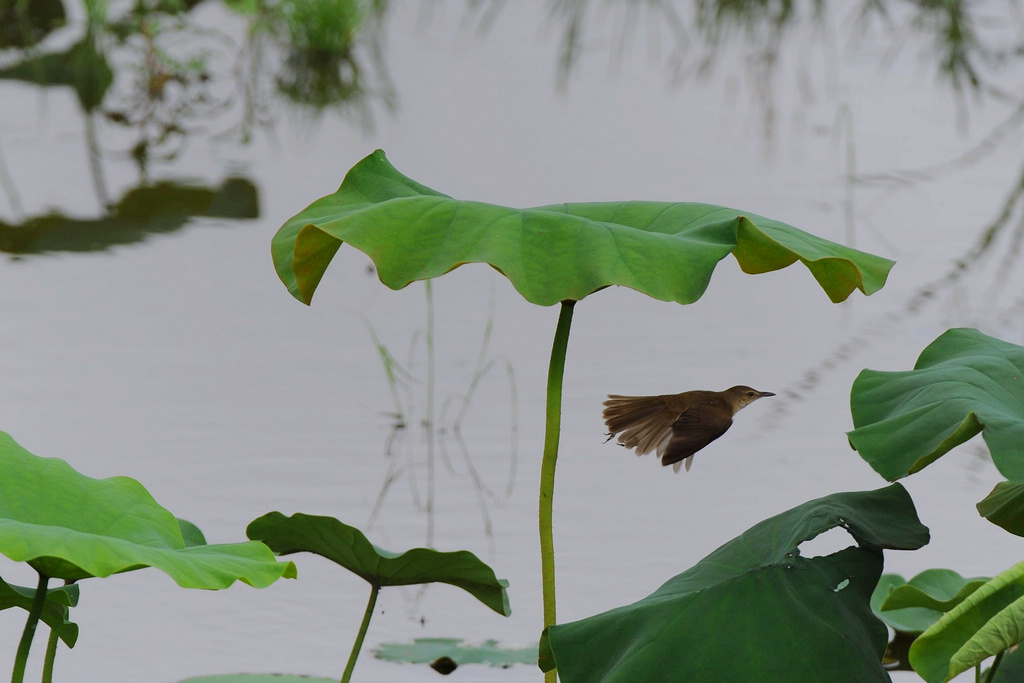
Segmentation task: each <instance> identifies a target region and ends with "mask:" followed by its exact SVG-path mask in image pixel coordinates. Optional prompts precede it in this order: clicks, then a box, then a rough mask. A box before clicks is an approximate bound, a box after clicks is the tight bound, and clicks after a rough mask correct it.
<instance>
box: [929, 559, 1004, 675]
mask: <svg viewBox="0 0 1024 683" xmlns="http://www.w3.org/2000/svg"><path fill="white" fill-rule="evenodd" d="M1022 641H1024V562H1021V563H1018V564H1016V565H1014V566H1013V567H1011V568H1010V569H1007V570H1006V571H1004V572H1002V573H1001V574H999V575H997V576H995V577H993V578H992V579H991V580H990V581H988V582H987V583H985V584H984V585H983V586H981V587H980V588H978V590H976V591H974V592H973V593H971V594H970V595H969V596H968V597H967V598H966V599H965V600H964V601H963V602H961V603H960V604H959V605H957V606H956V607H954V608H953V609H951V610H950V611H948V612H946V613H945V614H944V615H942V617H941V618H940V619H939V620H938V621H937V622H935V623H934V624H933V625H932V626H931V627H929V628H928V630H926V631H925V632H924V633H922V634H921V635H920V636H919V637H918V638H917V640H915V641H914V644H913V645H911V646H910V663H911V664H912V665H913V667H914V670H915V671H917V673H918V674H920V676H921V677H922V678H924V679H925V680H926V681H929V682H930V683H939V682H941V681H948V680H950V679H951V678H953V677H954V676H956V675H958V674H960V673H962V672H964V671H967V670H968V669H970V668H972V667H974V666H975V665H977V664H980V663H981V662H983V661H985V659H987V658H988V657H991V656H992V655H996V654H999V653H1000V652H1002V651H1003V650H1005V649H1007V648H1009V647H1012V646H1014V645H1016V644H1017V643H1020V642H1022Z"/></svg>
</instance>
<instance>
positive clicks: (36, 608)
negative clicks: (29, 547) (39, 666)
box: [11, 573, 50, 683]
mask: <svg viewBox="0 0 1024 683" xmlns="http://www.w3.org/2000/svg"><path fill="white" fill-rule="evenodd" d="M49 580H50V577H49V576H47V575H46V574H42V573H40V574H39V583H38V584H37V585H36V594H35V596H34V597H33V598H32V609H31V610H29V613H28V619H27V620H26V621H25V628H24V629H23V630H22V632H21V642H20V643H18V654H17V655H15V657H14V672H13V673H12V674H11V683H22V682H23V681H24V680H25V668H26V667H27V666H28V651H29V648H31V647H32V637H33V636H34V635H35V634H36V625H37V624H38V623H39V617H40V616H42V614H43V607H44V606H45V605H46V584H47V583H48V582H49Z"/></svg>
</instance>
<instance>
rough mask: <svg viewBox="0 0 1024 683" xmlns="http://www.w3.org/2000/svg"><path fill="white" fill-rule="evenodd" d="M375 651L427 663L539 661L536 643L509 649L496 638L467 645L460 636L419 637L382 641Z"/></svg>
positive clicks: (377, 654)
mask: <svg viewBox="0 0 1024 683" xmlns="http://www.w3.org/2000/svg"><path fill="white" fill-rule="evenodd" d="M373 654H374V656H375V657H376V658H377V659H386V660H388V661H392V662H409V663H411V664H427V663H430V662H434V661H437V660H438V659H441V658H442V657H448V658H449V659H451V660H452V661H453V662H455V664H457V665H458V666H463V665H464V664H489V665H490V666H500V667H503V668H507V667H509V666H512V665H513V664H533V663H534V662H536V661H537V646H536V645H532V646H530V647H522V648H515V649H509V648H503V647H499V646H498V643H497V641H494V640H487V641H484V642H483V643H481V644H480V645H466V644H465V643H463V641H462V639H461V638H416V639H415V640H414V641H413V642H412V643H381V645H380V647H378V648H377V649H376V650H374V651H373Z"/></svg>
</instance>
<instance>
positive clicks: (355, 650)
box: [341, 583, 380, 683]
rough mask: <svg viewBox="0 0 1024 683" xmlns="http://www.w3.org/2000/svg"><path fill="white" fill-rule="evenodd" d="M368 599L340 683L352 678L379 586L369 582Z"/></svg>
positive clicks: (345, 682)
mask: <svg viewBox="0 0 1024 683" xmlns="http://www.w3.org/2000/svg"><path fill="white" fill-rule="evenodd" d="M370 586H371V588H370V599H369V601H368V602H367V603H366V612H365V613H364V614H363V623H362V624H360V625H359V633H358V634H356V642H355V644H354V645H353V646H352V654H350V655H349V656H348V664H346V665H345V673H343V674H342V675H341V683H348V682H349V681H350V680H352V672H353V671H354V670H355V668H356V660H357V659H359V651H360V650H361V649H362V648H363V640H364V639H365V638H366V631H367V629H369V628H370V617H372V616H373V608H374V606H376V604H377V593H379V592H380V586H378V585H377V584H375V583H371V584H370Z"/></svg>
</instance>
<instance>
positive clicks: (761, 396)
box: [757, 391, 775, 398]
mask: <svg viewBox="0 0 1024 683" xmlns="http://www.w3.org/2000/svg"><path fill="white" fill-rule="evenodd" d="M757 393H758V394H760V398H764V397H765V396H774V395H775V394H773V393H772V392H770V391H759V392H757Z"/></svg>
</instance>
